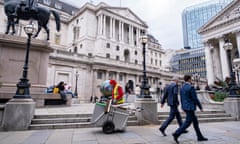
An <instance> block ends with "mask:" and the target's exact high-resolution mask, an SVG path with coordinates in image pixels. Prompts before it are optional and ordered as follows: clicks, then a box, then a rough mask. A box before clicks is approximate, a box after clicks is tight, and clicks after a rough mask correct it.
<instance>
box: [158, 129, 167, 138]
mask: <svg viewBox="0 0 240 144" xmlns="http://www.w3.org/2000/svg"><path fill="white" fill-rule="evenodd" d="M159 131H160V132H161V133H162V135H163V136H167V135H166V133H165V132H164V130H163V129H162V128H159Z"/></svg>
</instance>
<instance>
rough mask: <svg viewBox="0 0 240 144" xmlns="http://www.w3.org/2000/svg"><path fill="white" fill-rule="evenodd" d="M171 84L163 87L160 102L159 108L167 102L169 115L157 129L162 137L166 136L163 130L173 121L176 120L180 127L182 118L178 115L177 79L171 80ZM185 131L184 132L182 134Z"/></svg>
mask: <svg viewBox="0 0 240 144" xmlns="http://www.w3.org/2000/svg"><path fill="white" fill-rule="evenodd" d="M172 80H173V82H172V83H171V84H170V85H168V86H166V87H165V90H164V95H163V98H162V101H161V107H163V106H164V103H165V102H166V100H167V104H168V106H170V113H169V117H168V119H167V120H166V121H165V122H164V123H163V124H162V126H161V127H160V128H159V130H160V132H161V133H162V135H163V136H166V133H165V129H166V128H167V127H168V125H169V124H170V123H171V122H172V121H173V119H174V118H175V116H176V118H177V122H178V124H179V126H181V125H182V117H181V115H180V112H179V110H178V105H179V101H178V79H177V77H173V78H172ZM186 132H187V131H186V130H185V131H184V133H186Z"/></svg>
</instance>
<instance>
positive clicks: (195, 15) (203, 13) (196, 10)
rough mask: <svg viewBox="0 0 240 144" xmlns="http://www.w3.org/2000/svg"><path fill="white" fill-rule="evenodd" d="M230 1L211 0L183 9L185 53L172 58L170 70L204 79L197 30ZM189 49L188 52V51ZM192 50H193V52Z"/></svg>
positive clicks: (201, 44)
mask: <svg viewBox="0 0 240 144" xmlns="http://www.w3.org/2000/svg"><path fill="white" fill-rule="evenodd" d="M231 1H232V0H211V1H208V2H204V3H202V4H198V5H194V6H191V7H188V8H186V9H184V11H183V13H182V23H183V39H184V48H185V49H186V51H181V52H180V53H177V54H176V55H175V56H173V58H172V60H171V63H172V70H173V71H174V72H178V73H181V74H198V75H200V76H201V77H202V78H206V65H205V52H204V46H203V43H202V39H201V36H200V35H199V34H198V32H197V30H198V29H199V28H200V27H201V26H202V25H204V24H205V23H206V22H207V21H208V20H209V19H211V18H212V17H213V16H215V15H216V14H217V13H218V12H219V11H220V10H222V9H223V8H224V7H225V6H226V5H227V4H229V3H230V2H231ZM189 49H191V50H190V51H188V50H189ZM193 49H194V50H193Z"/></svg>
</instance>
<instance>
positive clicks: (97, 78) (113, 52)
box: [0, 0, 181, 100]
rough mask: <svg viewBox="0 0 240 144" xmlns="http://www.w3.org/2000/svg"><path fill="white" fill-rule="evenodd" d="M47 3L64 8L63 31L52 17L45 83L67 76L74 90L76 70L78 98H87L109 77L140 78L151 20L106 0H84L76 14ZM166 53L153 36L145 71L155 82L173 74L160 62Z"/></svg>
mask: <svg viewBox="0 0 240 144" xmlns="http://www.w3.org/2000/svg"><path fill="white" fill-rule="evenodd" d="M44 6H45V5H44ZM49 8H50V9H53V10H56V11H58V12H59V13H60V16H61V31H60V32H57V31H56V30H55V20H54V19H53V18H51V20H50V22H49V29H50V41H49V43H50V47H51V48H52V49H53V53H51V54H50V56H49V62H48V69H47V77H46V79H47V81H46V83H45V86H50V85H56V84H57V83H58V82H60V81H65V82H66V83H68V84H70V85H71V86H72V88H73V89H72V90H73V91H74V90H75V86H76V72H78V74H79V77H78V81H77V86H78V89H77V92H78V97H79V99H80V100H89V99H90V96H92V95H95V96H98V97H99V96H101V94H100V91H99V87H100V85H101V83H102V82H103V81H104V80H107V79H116V80H117V81H118V82H119V83H120V84H121V85H122V86H123V87H124V86H125V84H126V83H127V82H128V81H129V80H132V81H133V83H134V86H135V84H140V83H141V80H142V69H143V67H142V60H143V57H142V44H141V43H140V41H139V38H140V36H141V35H143V34H147V28H148V26H147V25H146V23H145V22H144V21H143V20H141V19H140V18H139V17H138V16H136V15H135V14H134V13H133V12H132V11H131V10H130V9H128V8H122V7H111V6H109V5H107V4H105V3H99V4H98V5H93V4H90V3H86V4H85V5H83V6H82V7H81V8H80V9H79V11H78V12H76V13H75V15H70V14H68V13H66V12H63V11H61V10H59V9H55V8H52V7H49ZM0 11H1V13H0V17H1V19H3V20H1V21H0V26H1V27H6V22H7V20H6V16H5V14H4V10H3V1H2V0H0ZM24 25H25V23H24V22H22V21H20V24H19V25H18V26H17V30H18V33H17V36H19V37H26V35H25V34H24V32H23V30H22V27H23V26H24ZM0 33H4V31H3V29H0ZM45 37H46V33H45V32H44V30H42V31H41V32H40V35H39V37H38V38H37V39H45ZM149 38H153V37H149ZM0 51H1V49H0ZM164 55H165V52H164V50H163V49H162V48H161V45H160V44H159V43H158V41H149V43H148V44H147V76H148V78H149V83H150V85H151V86H152V87H153V88H156V87H157V86H158V85H159V82H160V81H161V83H162V84H163V85H164V84H165V83H167V82H168V81H169V80H170V79H171V78H172V77H173V75H175V74H174V73H170V72H169V71H167V70H166V69H165V68H163V67H162V65H164V64H162V63H163V60H164ZM166 67H167V66H166ZM178 76H179V77H181V75H178ZM0 81H1V79H0ZM16 82H17V81H16Z"/></svg>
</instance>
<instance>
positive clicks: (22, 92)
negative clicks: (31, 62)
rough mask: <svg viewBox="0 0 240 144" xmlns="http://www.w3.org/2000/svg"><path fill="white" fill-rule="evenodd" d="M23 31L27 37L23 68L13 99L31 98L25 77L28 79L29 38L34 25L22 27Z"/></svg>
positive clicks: (33, 30) (33, 31)
mask: <svg viewBox="0 0 240 144" xmlns="http://www.w3.org/2000/svg"><path fill="white" fill-rule="evenodd" d="M24 31H25V33H26V34H27V36H28V39H27V50H26V55H25V63H24V66H23V75H22V78H20V82H18V84H17V91H16V95H15V96H13V98H31V96H30V92H29V87H30V84H29V83H28V81H29V80H28V78H27V77H28V59H29V50H30V46H31V36H32V35H33V33H35V28H34V25H33V24H29V25H26V26H25V27H24Z"/></svg>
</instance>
